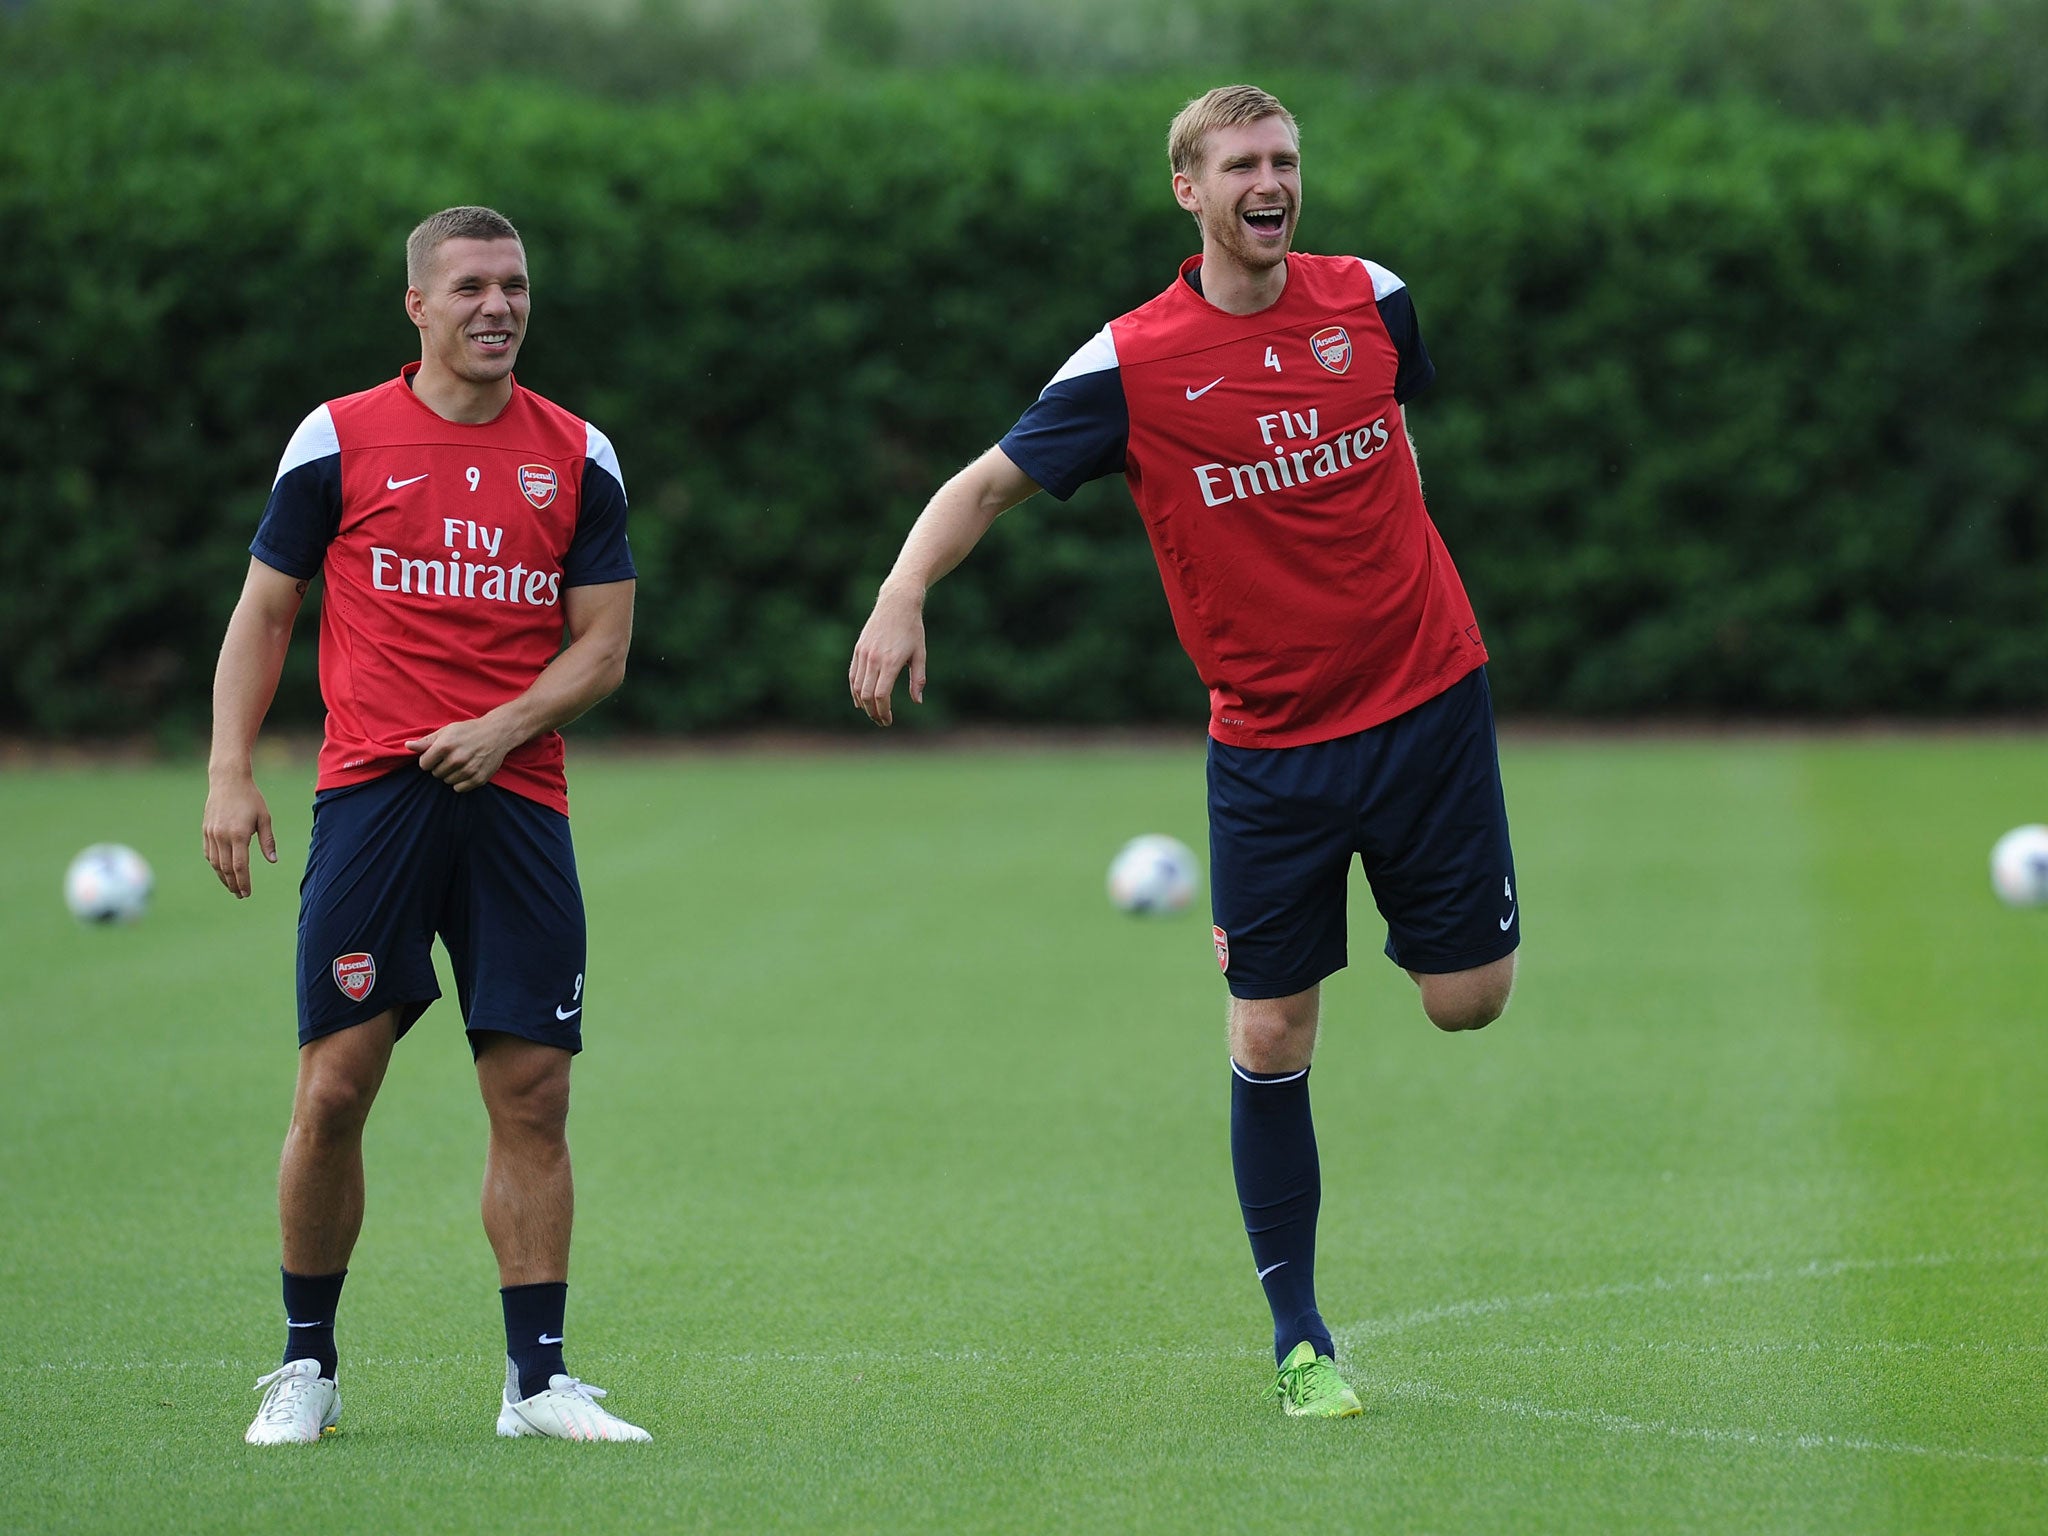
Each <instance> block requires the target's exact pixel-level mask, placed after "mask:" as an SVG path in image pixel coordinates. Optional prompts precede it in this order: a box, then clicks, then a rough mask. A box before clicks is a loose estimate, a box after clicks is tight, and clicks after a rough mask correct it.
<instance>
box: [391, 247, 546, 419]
mask: <svg viewBox="0 0 2048 1536" xmlns="http://www.w3.org/2000/svg"><path fill="white" fill-rule="evenodd" d="M527 303H528V295H527V277H526V251H525V249H524V248H523V247H522V246H521V245H520V243H519V242H518V241H517V240H444V241H442V242H441V244H440V245H439V246H438V247H436V249H435V251H434V254H433V257H432V260H431V264H430V268H429V271H428V272H427V275H426V278H425V284H424V287H422V288H414V289H412V290H411V291H410V292H408V293H407V294H406V296H405V307H406V310H407V312H408V313H409V314H411V316H412V321H413V324H414V325H417V326H418V327H419V328H420V338H421V341H422V343H423V347H422V351H423V352H424V353H425V354H426V356H427V359H428V361H429V363H430V364H431V365H438V367H440V368H443V369H446V370H447V371H448V372H449V373H451V374H453V375H454V376H455V377H456V378H458V379H461V380H462V381H463V382H464V383H468V384H495V383H497V382H498V381H499V380H501V379H504V378H507V377H509V376H510V374H511V372H512V364H513V362H514V360H515V359H516V358H517V357H518V355H519V343H520V341H521V340H522V339H523V338H524V337H525V335H526V311H527Z"/></svg>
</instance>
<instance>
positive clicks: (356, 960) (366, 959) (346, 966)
mask: <svg viewBox="0 0 2048 1536" xmlns="http://www.w3.org/2000/svg"><path fill="white" fill-rule="evenodd" d="M334 984H335V985H336V986H337V987H339V988H341V990H342V991H343V992H345V993H347V994H348V996H349V998H350V1000H351V1001H353V1002H358V1003H360V1002H361V1001H362V1000H363V999H364V998H366V997H368V996H369V995H370V988H372V987H374V986H376V985H377V959H376V957H375V956H374V955H369V954H365V953H363V952H362V951H360V950H359V951H357V952H356V953H355V954H353V955H342V956H340V957H339V958H338V959H336V960H335V962H334Z"/></svg>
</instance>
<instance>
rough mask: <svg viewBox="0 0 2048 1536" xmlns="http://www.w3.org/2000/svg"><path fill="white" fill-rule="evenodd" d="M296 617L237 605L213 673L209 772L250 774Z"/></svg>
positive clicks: (275, 694)
mask: <svg viewBox="0 0 2048 1536" xmlns="http://www.w3.org/2000/svg"><path fill="white" fill-rule="evenodd" d="M294 617H295V614H294V613H284V614H280V613H277V612H273V611H268V610H266V609H264V608H262V607H261V606H259V605H257V604H254V603H251V602H248V601H243V602H239V603H237V604H236V605H235V612H234V616H233V617H232V618H230V619H229V620H228V632H227V638H226V639H224V640H223V641H222V642H221V647H220V661H219V663H218V664H217V665H216V666H215V668H214V673H213V749H212V752H211V753H210V754H209V756H208V758H207V765H206V770H207V774H208V776H209V777H213V778H219V777H221V776H223V775H246V774H248V773H249V771H250V761H251V758H252V756H253V754H254V752H255V749H256V735H257V732H259V731H260V730H261V729H262V728H263V717H264V716H265V715H267V714H268V713H270V704H271V701H272V700H273V699H275V698H276V697H277V680H278V678H279V676H280V675H281V674H282V673H283V671H284V657H285V651H286V650H287V649H288V648H289V647H290V645H291V639H292V619H293V618H294Z"/></svg>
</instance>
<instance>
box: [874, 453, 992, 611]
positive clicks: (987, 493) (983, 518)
mask: <svg viewBox="0 0 2048 1536" xmlns="http://www.w3.org/2000/svg"><path fill="white" fill-rule="evenodd" d="M978 467H979V466H978V465H975V464H970V465H969V466H968V467H967V468H966V469H963V470H961V471H960V473H959V474H957V475H955V476H954V477H953V478H952V479H950V480H948V481H947V482H946V483H945V484H944V485H942V486H940V487H939V490H938V493H937V494H936V495H934V496H933V497H932V499H931V500H930V501H929V502H927V503H926V504H925V509H924V511H923V512H921V513H920V514H918V519H917V522H916V523H915V524H914V525H913V526H912V528H911V530H910V536H909V537H908V538H906V539H905V540H904V541H903V550H902V552H901V553H900V554H898V555H897V557H896V564H895V566H894V567H893V568H891V570H890V572H889V575H888V578H887V579H886V580H884V581H883V583H882V590H883V591H884V592H889V593H902V594H905V595H908V596H912V597H914V598H916V599H917V600H918V601H919V602H922V601H923V600H924V594H925V593H926V592H927V591H929V590H930V588H931V586H932V583H934V582H936V581H937V580H938V579H939V578H940V577H942V576H944V575H945V574H946V573H947V572H949V571H951V570H952V569H953V568H954V567H955V566H957V565H958V564H959V563H960V562H961V561H962V560H965V559H966V558H967V556H968V555H969V553H970V552H972V550H973V549H974V546H975V545H977V544H979V543H980V542H981V538H982V535H983V534H985V533H987V532H988V531H989V529H990V528H991V527H992V526H993V525H994V523H995V520H996V519H997V518H998V517H1000V516H1002V515H1003V513H1004V512H1005V511H1006V510H1008V509H1009V508H1010V507H1011V506H1013V505H1015V503H1014V502H1013V501H1010V500H1007V499H1005V497H1004V495H1003V493H1002V491H1001V490H1000V489H999V488H997V487H995V486H992V485H989V484H987V483H986V482H985V481H984V480H982V479H981V478H980V477H979V476H977V474H976V470H977V468H978Z"/></svg>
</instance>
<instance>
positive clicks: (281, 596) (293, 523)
mask: <svg viewBox="0 0 2048 1536" xmlns="http://www.w3.org/2000/svg"><path fill="white" fill-rule="evenodd" d="M405 255H406V282H407V285H408V286H407V289H406V295H405V307H406V313H407V314H408V315H410V316H411V318H412V322H413V324H414V325H416V326H417V327H418V328H419V333H420V360H419V362H418V363H415V364H410V365H408V366H407V367H406V368H405V369H404V370H403V372H401V373H400V375H399V376H398V377H397V378H395V379H393V380H391V381H390V382H389V383H386V384H382V385H379V386H378V387H377V388H375V389H370V390H365V391H364V392H363V393H361V394H357V395H350V396H348V397H346V398H345V399H340V400H331V401H329V402H328V403H327V404H325V405H323V406H321V407H320V408H319V409H318V410H316V411H314V412H313V414H312V415H310V416H308V417H307V418H306V419H305V421H304V422H303V423H301V424H300V426H299V430H298V431H297V432H296V433H294V434H293V436H292V440H291V442H290V444H289V445H288V446H287V447H286V449H285V451H284V460H283V462H282V463H281V464H279V465H278V470H277V480H276V483H275V484H274V485H273V486H272V487H271V492H270V503H269V505H268V507H267V508H266V509H265V510H264V514H263V521H262V524H261V526H260V527H258V529H257V531H256V539H255V542H254V543H252V544H251V545H250V546H249V550H250V554H251V555H252V556H253V558H252V559H251V560H250V562H249V574H248V578H247V580H246V582H245V584H244V586H243V588H242V596H241V600H240V602H238V603H237V604H236V606H235V612H234V617H233V618H232V619H230V620H229V621H228V631H227V639H226V641H225V642H224V643H223V644H222V646H221V653H220V667H219V670H218V672H217V673H216V675H215V678H214V726H213V755H212V760H211V762H210V763H209V765H208V770H207V772H208V781H209V788H208V792H207V798H206V820H205V837H206V857H207V861H208V862H209V863H210V864H212V865H213V868H214V871H215V873H217V874H218V875H219V876H220V880H221V883H222V884H223V885H225V886H226V887H227V888H228V889H229V890H230V891H232V892H233V893H234V894H235V895H236V896H247V895H248V894H249V888H250V887H249V874H250V861H249V842H250V839H251V838H252V837H254V838H257V839H259V840H260V842H261V846H262V849H263V855H264V857H265V858H267V859H269V860H270V861H271V862H272V863H275V862H276V861H277V842H276V838H275V837H274V836H273V835H272V832H271V826H270V811H269V808H268V807H267V806H266V805H265V803H264V800H263V796H262V794H261V792H259V791H258V789H257V788H256V780H255V776H254V773H253V771H252V769H251V763H250V754H251V750H252V747H253V745H254V743H255V740H256V733H257V730H258V728H259V727H260V726H261V724H262V721H263V716H264V714H265V712H266V711H267V710H268V709H269V707H270V701H271V698H272V697H273V695H274V694H275V693H276V691H277V678H278V670H279V668H280V667H281V666H282V665H283V662H284V654H285V647H286V645H287V644H288V642H289V641H290V638H291V630H292V620H293V618H294V617H295V616H296V615H297V613H298V609H299V603H300V601H301V599H303V598H304V596H305V593H306V588H307V586H308V585H309V584H310V583H311V581H312V579H313V577H314V576H316V575H323V576H324V577H325V578H326V583H327V585H326V595H325V601H324V604H323V607H322V610H321V617H320V692H321V695H322V697H323V698H324V699H325V701H326V704H327V733H326V741H325V744H324V745H323V746H322V748H321V751H320V773H319V781H318V786H317V792H316V794H315V797H314V805H313V835H312V841H311V843H310V845H309V846H308V848H307V850H306V875H305V880H304V882H303V884H302V886H301V889H300V903H301V905H300V912H299V966H298V971H299V977H298V994H299V1076H298V1089H297V1093H296V1095H295V1097H294V1099H293V1101H292V1119H291V1128H290V1130H289V1131H287V1132H286V1135H285V1143H284V1158H283V1165H282V1168H281V1169H280V1171H279V1174H278V1213H279V1218H280V1222H281V1225H282V1226H283V1229H284V1265H283V1268H284V1305H285V1319H286V1321H285V1330H286V1339H285V1347H284V1362H283V1364H282V1366H281V1367H280V1368H279V1369H278V1370H276V1371H274V1372H272V1373H271V1374H270V1375H268V1376H266V1377H264V1378H263V1379H262V1380H261V1381H259V1382H258V1383H257V1386H258V1387H259V1388H261V1389H263V1391H264V1396H263V1401H262V1406H261V1407H260V1408H259V1409H258V1411H257V1414H256V1420H255V1422H254V1423H253V1424H251V1425H250V1426H249V1431H248V1433H247V1435H246V1436H245V1437H244V1438H245V1439H247V1440H248V1441H249V1442H250V1443H251V1444H252V1445H278V1444H287V1443H291V1442H300V1441H313V1440H318V1439H319V1438H320V1437H321V1435H322V1434H323V1433H324V1432H325V1431H327V1430H328V1429H330V1428H332V1426H333V1425H334V1422H335V1420H336V1419H337V1418H338V1417H339V1416H340V1413H341V1399H340V1396H339V1394H338V1393H337V1391H336V1388H335V1343H334V1315H335V1309H336V1305H337V1303H338V1302H339V1300H340V1296H341V1283H342V1280H343V1278H344V1276H345V1275H346V1274H347V1270H348V1260H349V1254H350V1252H351V1250H352V1249H353V1248H354V1247H355V1241H356V1234H357V1233H358V1232H359V1231H360V1230H361V1227H362V1220H363V1156H362V1136H363V1122H364V1120H365V1118H366V1117H367V1116H368V1114H369V1112H370V1104H371V1101H372V1100H374V1099H375V1098H376V1096H377V1088H378V1085H379V1084H380V1083H382V1082H383V1079H384V1071H385V1068H386V1066H387V1065H388V1064H389V1063H390V1060H391V1051H392V1047H393V1045H394V1044H395V1043H396V1042H397V1041H398V1039H399V1038H400V1037H401V1036H402V1035H404V1034H405V1032H406V1031H407V1030H408V1029H410V1028H411V1027H412V1026H413V1024H414V1023H415V1021H417V1020H418V1018H419V1017H420V1015H421V1014H422V1013H424V1012H426V1010H427V1007H428V1006H429V1005H430V1004H431V1003H432V1002H433V1001H434V999H435V998H437V997H439V996H440V988H439V986H438V985H437V984H436V982H435V980H434V967H433V961H432V958H431V956H430V954H429V949H430V947H431V945H432V943H433V939H434V935H435V934H437V933H438V934H439V935H440V936H441V942H442V943H443V945H444V946H446V948H447V951H448V958H449V961H450V962H451V964H452V967H453V969H454V973H455V984H456V991H457V996H458V997H459V999H460V1001H461V1004H462V1015H463V1019H464V1022H465V1023H466V1024H467V1026H468V1030H469V1042H470V1048H471V1050H472V1051H473V1053H474V1054H475V1058H476V1074H477V1083H478V1086H479V1087H480V1088H481V1089H482V1091H483V1100H484V1107H485V1109H486V1110H487V1112H488V1114H489V1119H490V1146H489V1151H488V1153H487V1155H486V1157H485V1162H484V1191H483V1215H484V1231H485V1232H486V1233H487V1234H488V1236H489V1238H490V1242H491V1247H492V1248H493V1249H494V1250H495V1251H496V1253H497V1259H498V1276H499V1280H500V1283H501V1284H502V1286H503V1290H502V1292H501V1295H502V1297H503V1301H504V1311H505V1340H506V1352H507V1355H508V1360H507V1364H506V1371H505V1393H504V1400H503V1402H502V1403H501V1404H500V1405H499V1410H498V1421H497V1426H498V1433H499V1434H501V1435H508V1436H510V1435H545V1436H554V1437H558V1438H561V1439H568V1440H646V1439H648V1438H649V1436H648V1434H647V1433H646V1431H645V1430H642V1429H639V1428H637V1427H636V1426H634V1425H631V1424H628V1423H627V1422H626V1421H625V1420H623V1419H620V1418H617V1417H615V1416H614V1415H612V1414H610V1413H608V1412H607V1411H606V1410H605V1409H603V1408H602V1407H600V1406H599V1405H598V1403H597V1399H598V1398H599V1397H602V1396H603V1395H604V1394H603V1392H602V1391H600V1390H599V1389H598V1388H596V1387H592V1386H588V1385H586V1384H584V1383H583V1382H580V1381H578V1380H577V1379H576V1378H575V1377H573V1376H571V1375H570V1374H569V1373H568V1371H567V1369H566V1367H565V1366H564V1364H563V1361H562V1331H563V1329H562V1321H563V1310H564V1304H565V1300H566V1294H567V1291H568V1279H569V1229H570V1222H571V1215H572V1211H573V1207H574V1196H573V1192H572V1185H571V1180H570V1169H569V1143H568V1139H567V1134H566V1125H567V1120H568V1113H569V1063H570V1061H571V1059H572V1058H573V1057H574V1055H575V1053H576V1052H577V1051H578V1050H580V1049H582V1043H583V1042H582V1030H581V1026H582V1022H583V1005H584V984H583V983H584V977H583V969H584V921H583V895H582V891H581V889H580V888H579V887H578V885H577V882H576V860H575V855H574V853H573V851H572V850H571V847H570V842H569V816H568V810H569V800H568V792H567V788H566V785H565V783H564V781H563V777H562V738H561V737H560V735H558V734H557V731H556V728H557V727H558V726H561V725H563V724H565V723H567V722H568V721H570V720H573V719H575V718H576V717H577V716H578V715H580V714H582V713H583V712H584V711H585V710H586V709H588V708H590V706H591V705H593V704H595V703H597V701H598V700H600V699H602V698H603V697H604V696H605V695H606V694H608V693H610V692H611V691H612V690H613V689H614V688H616V687H618V685H619V682H620V680H621V679H622V678H623V677H624V676H625V669H626V649H627V645H628V643H629V641H630V640H631V638H632V629H633V589H634V573H633V559H632V555H631V553H630V552H629V551H628V549H627V546H626V492H625V486H624V483H623V482H622V480H621V478H620V473H619V461H618V458H617V457H616V455H614V453H613V452H612V445H611V443H610V442H609V441H608V440H607V439H606V437H605V435H604V434H603V433H602V432H600V431H598V430H597V428H595V427H593V426H591V425H589V424H588V423H586V422H583V421H581V420H578V419H577V418H576V417H574V416H572V415H570V414H569V413H568V412H567V411H565V410H563V409H561V408H560V407H559V406H556V405H553V404H551V403H549V402H548V401H546V400H543V399H541V398H540V396H538V395H536V394H533V393H532V392H530V391H528V390H525V389H521V388H520V387H519V385H518V383H517V382H516V381H515V380H514V378H513V376H512V364H513V360H514V359H515V358H516V357H517V356H518V354H519V346H520V343H521V341H522V340H524V338H525V335H526V322H527V306H528V283H527V273H526V254H525V251H524V249H523V247H522V246H521V244H520V241H519V235H518V232H517V231H516V230H515V229H513V227H512V226H511V224H509V223H508V222H507V221H506V220H505V219H504V218H503V217H501V216H500V215H498V214H496V213H494V212H492V211H491V210H490V209H488V208H450V209H447V210H445V211H444V212H441V213H437V214H435V215H434V216H433V217H432V218H430V219H428V220H427V221H426V222H425V223H423V224H421V225H420V226H419V228H417V229H415V230H414V231H413V232H412V236H411V238H410V239H409V240H408V241H407V242H406V252H405ZM565 630H566V632H567V635H568V644H567V645H566V646H565V645H564V644H563V636H564V631H565Z"/></svg>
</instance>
